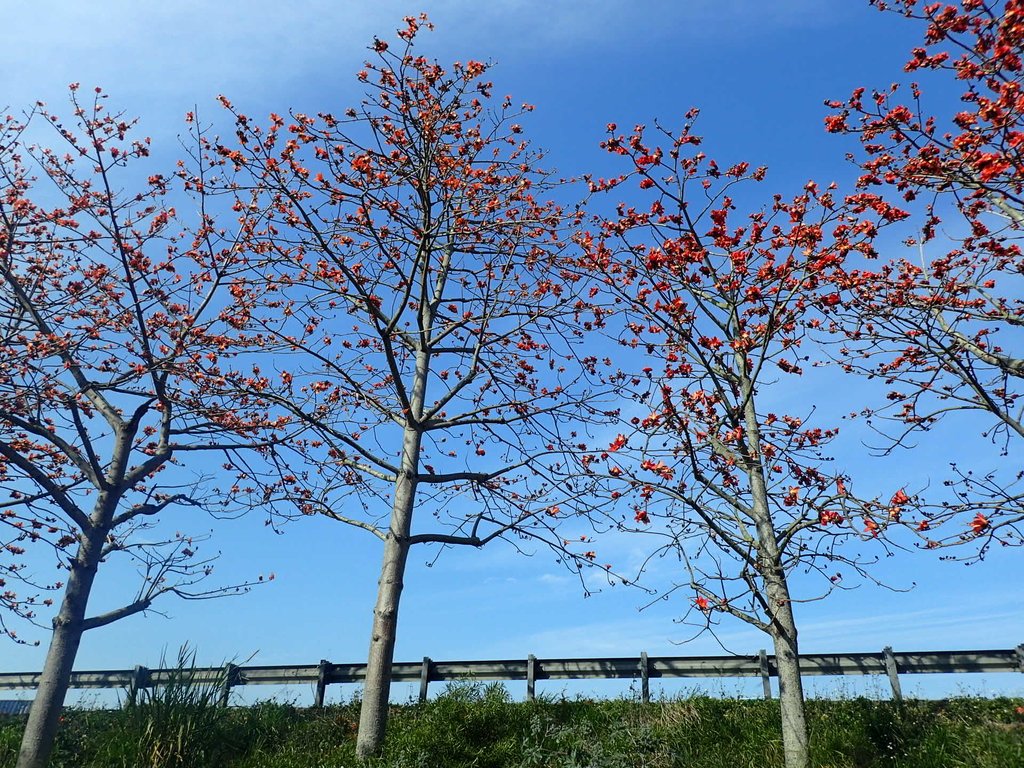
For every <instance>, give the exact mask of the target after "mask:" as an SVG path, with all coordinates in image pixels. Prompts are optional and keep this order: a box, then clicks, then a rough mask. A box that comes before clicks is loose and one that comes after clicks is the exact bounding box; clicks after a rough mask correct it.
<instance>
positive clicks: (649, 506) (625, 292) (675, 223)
mask: <svg viewBox="0 0 1024 768" xmlns="http://www.w3.org/2000/svg"><path fill="white" fill-rule="evenodd" d="M695 115H696V112H691V113H690V115H688V120H690V121H692V119H693V117H695ZM662 133H663V137H662V138H663V140H664V141H665V142H666V148H664V149H663V148H662V147H657V146H654V145H653V144H652V143H650V142H649V140H648V139H647V138H646V136H645V131H644V128H643V126H637V128H636V129H635V130H634V132H633V133H632V134H631V135H628V136H626V135H621V134H619V133H617V131H616V127H615V126H614V125H610V126H609V138H608V139H607V140H606V141H605V142H604V144H603V146H604V148H605V149H607V150H608V151H609V152H611V153H613V154H615V155H620V156H622V158H623V161H624V162H626V163H627V164H628V166H629V167H628V168H627V173H626V174H624V175H623V176H620V177H618V178H615V179H612V180H610V181H606V180H601V181H596V182H592V185H593V187H594V188H595V190H599V191H606V190H611V189H615V190H622V189H623V188H624V186H625V185H627V184H630V183H631V182H632V181H638V182H639V183H638V186H639V189H640V190H641V192H640V193H639V195H640V197H639V198H637V199H643V200H644V203H643V204H642V205H641V204H634V205H627V204H625V203H622V204H619V206H618V209H617V212H616V214H615V215H614V216H612V217H610V218H608V219H606V220H604V222H603V224H602V226H601V229H600V232H599V233H598V235H596V236H588V237H587V238H585V239H584V245H585V247H586V249H587V252H588V257H589V259H590V261H591V263H592V265H593V267H594V268H595V269H597V270H598V271H599V272H600V273H601V274H603V275H604V276H605V281H606V287H607V289H608V290H609V291H611V292H613V293H614V294H615V296H616V297H617V300H618V304H619V305H620V307H621V316H622V318H623V319H622V320H617V322H616V323H615V327H616V328H622V336H621V338H620V344H621V345H622V346H623V347H624V350H623V352H622V354H621V359H622V360H623V361H632V362H631V363H629V364H626V365H624V367H623V371H622V372H621V373H620V374H619V383H620V385H621V386H622V388H623V390H624V391H631V392H632V393H633V398H634V400H635V402H636V405H635V406H634V408H633V409H632V411H631V413H627V414H626V415H627V416H628V418H627V419H624V421H623V423H624V425H625V426H624V429H623V432H622V433H621V434H619V435H618V437H617V438H616V439H615V440H614V441H613V442H612V443H611V444H610V445H608V446H607V448H605V449H604V450H602V451H601V452H599V453H596V454H592V455H589V456H587V457H586V462H585V463H587V465H588V469H589V470H590V471H592V472H595V473H599V474H602V475H603V476H604V477H606V478H609V479H611V480H617V481H619V483H620V485H619V487H618V488H616V489H615V490H613V491H612V495H613V496H615V497H621V498H622V499H628V500H629V502H630V503H631V505H632V520H629V519H626V520H625V521H623V522H622V523H621V528H622V529H623V530H630V531H637V532H645V533H647V534H649V535H651V536H654V537H656V538H655V539H654V540H655V541H658V540H660V541H661V542H662V544H661V545H660V546H658V547H657V549H656V552H654V553H653V554H652V557H654V556H656V555H665V554H669V553H671V554H674V555H676V556H677V557H678V558H679V560H680V561H681V563H682V565H683V575H682V578H681V580H680V582H679V583H677V586H676V587H675V589H683V590H685V591H687V592H689V593H690V595H692V597H691V607H690V612H689V613H688V616H689V617H690V619H691V620H692V618H693V617H694V616H696V617H697V619H698V625H699V626H701V627H702V628H704V629H707V628H710V627H711V625H712V623H713V622H714V621H716V620H717V617H719V616H726V615H728V616H732V617H735V618H738V619H740V620H742V621H744V622H746V623H748V624H750V625H752V626H754V627H756V628H758V629H759V630H761V631H763V632H765V633H766V634H767V635H769V636H770V637H771V639H772V642H773V644H774V648H775V658H776V660H777V664H778V674H779V688H780V699H781V705H782V736H783V745H784V750H785V757H786V765H787V766H791V767H794V768H795V767H796V766H807V765H808V764H809V763H808V752H807V725H806V721H805V717H804V705H803V692H802V687H801V680H800V661H799V646H798V632H797V621H796V615H795V611H794V604H795V603H797V602H802V601H806V600H814V599H819V598H821V597H823V596H824V595H826V594H828V593H829V592H830V591H832V590H833V589H835V588H837V587H840V586H841V585H840V580H841V579H842V577H843V574H842V571H844V570H848V571H849V570H852V571H854V572H855V573H854V574H853V575H856V574H858V573H859V574H861V575H867V571H866V570H865V568H866V566H867V565H868V564H869V563H870V562H871V560H870V559H864V558H862V557H861V556H859V555H857V554H854V553H851V552H848V551H847V550H845V549H843V548H841V546H840V545H841V544H843V543H844V542H845V541H846V540H848V539H853V540H855V541H856V540H869V541H870V540H873V539H875V538H876V537H878V535H879V533H880V532H881V531H882V529H883V528H884V526H885V525H886V523H887V521H888V519H889V517H890V515H898V514H899V512H900V510H899V509H898V508H896V507H894V508H893V509H889V508H887V507H886V506H883V505H879V504H877V503H875V502H873V501H872V500H870V499H867V500H865V499H861V498H858V497H857V496H856V495H855V494H854V490H855V489H854V485H853V483H852V482H851V480H850V478H849V477H848V476H847V475H845V474H844V473H843V472H842V471H841V469H837V468H835V467H834V466H832V465H831V464H830V462H829V459H828V457H827V456H826V455H824V453H823V450H824V448H825V447H826V446H827V445H828V443H829V442H831V441H832V440H833V438H834V437H835V435H836V431H837V430H835V429H834V428H830V427H822V426H817V425H815V424H813V422H812V421H811V416H813V411H814V408H813V406H812V405H809V404H806V403H805V402H798V403H796V404H794V403H792V402H787V397H786V394H787V391H788V390H790V389H791V388H792V387H795V386H806V385H801V384H800V383H799V377H801V376H803V375H804V373H805V372H811V371H810V368H811V366H812V365H813V359H812V358H813V356H814V354H815V352H816V350H815V348H814V347H813V345H809V344H808V342H807V338H806V337H807V334H808V332H809V330H811V329H814V328H817V327H819V326H820V325H821V323H822V322H823V320H824V319H825V318H827V316H828V314H829V312H830V311H831V310H832V308H833V307H834V306H835V305H836V303H837V302H838V296H837V294H836V292H835V289H834V288H833V287H832V285H831V280H832V278H833V276H834V275H835V274H837V272H838V271H839V270H840V268H841V266H842V265H843V264H844V262H845V261H846V259H848V258H850V256H851V254H858V253H868V254H870V253H871V248H872V245H871V243H872V239H873V237H874V236H875V233H876V230H877V227H878V225H879V224H880V223H884V222H886V221H888V220H890V219H892V218H896V217H898V216H899V215H900V214H899V213H898V212H896V211H894V210H893V209H891V208H890V207H889V206H888V205H886V204H885V203H884V202H882V201H881V200H880V199H879V198H877V197H875V196H873V195H869V194H860V195H857V196H855V197H853V198H851V199H849V200H845V201H844V200H842V199H836V198H835V197H834V194H833V191H832V190H831V189H828V190H821V189H819V188H818V187H817V186H816V185H815V184H813V183H810V184H808V185H807V186H806V187H805V189H804V190H803V192H802V193H801V194H800V195H798V196H797V197H795V198H793V199H791V200H787V199H784V198H783V197H782V196H779V195H776V196H775V197H774V198H773V199H772V202H771V203H770V205H769V206H767V207H766V208H765V209H762V210H756V211H755V212H753V213H751V214H749V215H747V216H743V217H742V218H740V217H739V216H738V214H736V212H735V211H736V209H737V205H736V203H735V202H734V198H735V195H738V194H739V195H742V194H744V192H743V189H742V188H741V187H738V185H740V184H741V183H742V182H759V181H761V180H762V179H763V178H764V176H765V170H764V169H763V168H758V169H751V168H750V167H749V166H748V165H747V164H746V163H740V164H737V165H734V166H732V167H731V168H728V169H721V168H719V166H718V165H717V164H716V163H715V162H714V161H712V160H709V159H707V158H706V157H705V155H704V154H703V153H702V152H701V151H699V149H697V147H698V145H700V143H701V139H700V137H698V136H696V135H694V134H693V133H692V132H691V122H688V123H687V124H686V125H685V127H684V128H683V129H682V131H681V132H679V133H678V134H676V135H673V134H671V133H669V132H668V131H664V130H663V131H662ZM738 219H740V220H738ZM789 399H790V400H791V399H792V398H789ZM837 569H838V570H837ZM797 571H801V572H807V573H809V574H812V575H817V576H820V580H819V581H818V582H817V583H814V582H813V581H805V582H801V584H800V588H799V590H798V591H797V590H794V585H793V584H792V582H791V577H792V575H793V574H794V573H795V572H797Z"/></svg>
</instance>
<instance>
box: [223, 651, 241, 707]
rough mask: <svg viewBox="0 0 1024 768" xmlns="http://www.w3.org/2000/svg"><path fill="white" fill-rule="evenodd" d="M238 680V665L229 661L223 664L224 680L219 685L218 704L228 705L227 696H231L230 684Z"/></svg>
mask: <svg viewBox="0 0 1024 768" xmlns="http://www.w3.org/2000/svg"><path fill="white" fill-rule="evenodd" d="M236 682H238V667H237V666H236V665H234V664H232V663H231V662H228V663H227V664H225V665H224V681H223V682H222V683H221V685H220V705H221V706H222V707H226V706H227V705H228V697H230V696H231V686H233V685H234V684H235V683H236Z"/></svg>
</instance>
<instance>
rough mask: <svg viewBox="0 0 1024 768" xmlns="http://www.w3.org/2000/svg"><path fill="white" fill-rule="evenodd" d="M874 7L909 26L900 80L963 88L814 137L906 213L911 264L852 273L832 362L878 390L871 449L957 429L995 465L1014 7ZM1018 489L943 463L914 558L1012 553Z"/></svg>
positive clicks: (1009, 353) (1019, 111) (1016, 233)
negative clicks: (912, 231)
mask: <svg viewBox="0 0 1024 768" xmlns="http://www.w3.org/2000/svg"><path fill="white" fill-rule="evenodd" d="M872 4H873V5H876V6H878V7H879V8H880V9H881V10H889V11H894V12H897V13H900V14H902V15H904V16H907V17H909V18H912V19H917V20H918V21H919V22H920V23H922V26H923V27H924V29H923V37H924V41H923V46H922V47H920V48H915V49H914V51H913V52H912V55H911V57H910V59H909V60H908V62H907V64H906V67H905V69H906V71H908V72H913V73H920V74H926V73H927V74H928V75H931V76H932V77H933V78H934V77H935V76H942V75H943V74H945V75H946V76H948V77H949V78H951V79H955V81H956V82H957V83H958V87H959V88H962V89H963V90H962V93H961V94H960V98H959V103H958V104H953V105H950V106H949V107H948V108H946V109H945V110H943V111H942V112H936V111H934V110H933V109H929V108H928V106H929V102H932V101H933V99H934V98H935V96H934V94H930V93H928V92H926V91H925V90H924V89H923V88H922V87H921V86H919V85H918V84H916V83H915V84H911V85H910V86H909V87H908V88H907V89H901V88H899V87H896V86H893V87H892V88H891V89H887V90H886V91H882V92H875V93H873V94H872V95H871V96H870V97H865V93H864V89H858V91H856V92H855V93H854V94H853V96H852V97H851V98H850V99H849V100H847V101H845V102H840V101H834V102H829V106H830V107H832V108H833V109H835V110H836V112H835V113H834V114H833V115H831V116H830V117H829V118H828V119H827V120H826V126H827V128H828V129H829V130H830V131H832V132H834V133H845V134H853V135H856V136H857V137H858V138H859V139H860V141H861V146H862V149H863V154H862V155H861V156H860V157H859V159H858V160H857V162H858V163H859V164H860V165H861V166H862V168H863V171H864V174H863V175H862V176H861V177H860V180H859V184H860V186H861V187H862V188H864V189H868V188H872V189H883V190H886V191H887V192H889V193H890V194H891V196H892V198H893V199H894V200H897V201H898V202H899V204H900V205H903V206H905V207H906V208H907V209H908V211H909V212H911V213H912V214H913V217H912V218H911V220H910V221H911V222H912V223H913V224H914V225H915V227H916V228H917V234H916V235H915V236H914V237H912V238H910V240H909V242H908V245H910V246H911V247H914V248H915V250H917V251H918V253H916V254H915V255H914V256H911V257H907V258H894V259H890V260H888V261H884V262H882V263H880V264H878V265H873V264H868V265H865V266H864V267H863V268H860V269H850V270H849V273H848V275H847V279H846V281H845V283H844V285H843V287H844V288H845V290H844V293H843V298H844V306H845V307H846V311H845V312H844V313H842V314H838V315H837V316H836V326H835V328H836V330H838V331H840V332H841V333H842V334H843V335H844V337H845V344H844V345H843V349H842V350H841V353H840V354H839V356H838V357H839V359H840V361H841V362H842V364H843V365H844V366H845V367H846V369H847V370H848V371H850V372H852V373H857V374H859V375H862V376H869V377H873V378H875V379H877V380H879V381H881V382H884V384H885V397H886V399H885V401H884V402H883V403H882V404H880V405H873V404H869V405H867V406H866V407H865V408H864V410H863V415H864V416H865V418H867V419H869V420H871V421H872V423H873V425H874V426H875V427H876V429H877V430H878V431H879V433H880V434H881V435H882V436H884V437H885V438H886V439H887V444H885V445H883V449H884V450H887V451H889V452H891V451H893V450H896V449H897V448H899V447H901V446H902V447H910V446H912V445H914V444H915V443H916V441H917V440H921V439H923V440H927V436H926V435H925V433H926V432H928V431H929V430H930V429H931V428H932V427H934V426H935V425H937V424H939V423H940V422H946V423H951V422H952V423H957V424H962V423H964V420H967V423H970V424H976V425H977V427H976V429H977V430H978V431H980V432H982V433H983V434H984V436H986V437H989V438H990V439H992V440H993V441H994V442H996V443H997V444H998V445H999V446H1001V448H1002V450H1003V453H1004V454H1006V453H1009V452H1010V451H1012V450H1014V449H1015V447H1017V448H1019V447H1020V446H1021V445H1022V442H1021V441H1022V439H1024V411H1022V408H1024V402H1022V400H1021V398H1022V396H1024V387H1022V384H1024V357H1022V354H1021V351H1020V350H1021V344H1020V332H1021V328H1022V327H1024V301H1022V300H1021V298H1020V296H1021V287H1022V283H1021V276H1022V273H1024V258H1022V255H1021V248H1020V238H1021V228H1022V226H1024V196H1022V191H1021V190H1022V183H1024V163H1022V159H1024V155H1022V151H1021V146H1022V141H1021V139H1022V137H1024V102H1022V101H1021V99H1020V98H1019V93H1020V91H1021V87H1022V85H1024V75H1022V72H1021V59H1022V56H1024V26H1022V24H1021V21H1020V18H1019V15H1020V9H1019V7H1017V5H1018V4H1017V3H1012V2H987V1H986V2H972V3H962V4H961V7H957V6H956V5H945V4H938V3H936V4H920V3H918V2H916V1H915V0H895V1H894V2H886V3H883V2H877V1H876V2H873V3H872ZM907 91H909V93H907ZM929 97H931V98H929ZM943 112H944V113H943ZM967 428H970V427H967ZM1022 477H1024V475H1022V473H1019V472H1017V471H1016V470H1010V471H1006V470H1003V471H992V468H991V467H986V468H984V469H979V468H976V467H971V466H964V463H963V462H959V463H956V462H955V463H953V465H952V469H951V471H950V472H949V474H948V475H946V477H945V486H946V488H947V489H948V490H946V491H944V492H935V491H930V492H927V493H923V494H922V498H920V499H918V500H917V501H918V503H919V504H921V505H922V506H923V508H924V512H925V514H924V516H923V517H922V518H921V519H920V520H918V521H917V522H916V524H915V527H916V528H918V530H919V533H920V535H921V537H922V544H923V546H925V547H928V548H940V547H945V546H948V545H952V544H957V545H959V544H965V543H966V544H970V545H971V546H970V547H969V550H970V554H969V555H967V556H966V559H973V558H977V557H982V556H984V554H985V552H986V551H987V550H988V548H989V547H991V546H992V545H993V544H1002V545H1006V544H1017V545H1020V544H1021V543H1024V529H1022V527H1021V526H1022V523H1024V505H1022V499H1024V488H1022V483H1024V479H1022Z"/></svg>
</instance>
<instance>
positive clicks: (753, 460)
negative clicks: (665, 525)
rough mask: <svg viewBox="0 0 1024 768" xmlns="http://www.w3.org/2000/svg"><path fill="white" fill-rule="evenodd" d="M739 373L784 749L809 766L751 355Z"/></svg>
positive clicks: (797, 767) (799, 767)
mask: <svg viewBox="0 0 1024 768" xmlns="http://www.w3.org/2000/svg"><path fill="white" fill-rule="evenodd" d="M736 371H737V372H738V375H739V378H740V381H741V391H742V394H743V420H744V425H745V427H746V439H747V451H748V456H747V467H746V471H747V476H748V478H749V481H750V495H751V502H752V504H751V508H752V509H751V512H752V517H753V519H754V523H755V525H756V526H757V550H758V552H757V570H758V573H759V575H760V576H761V581H762V584H763V585H764V597H765V598H766V601H767V618H768V620H769V625H768V633H769V634H770V635H771V638H772V642H773V643H774V645H775V663H776V664H777V666H778V669H779V704H780V707H781V710H782V749H783V752H784V754H785V765H786V768H810V764H811V763H810V754H809V752H808V739H807V718H806V717H805V714H804V686H803V681H802V680H801V679H800V655H799V648H798V645H797V631H796V619H795V618H794V616H793V601H792V598H791V597H790V595H789V582H788V580H787V578H786V570H785V568H784V567H783V565H782V555H781V553H780V552H779V543H778V540H777V539H776V533H775V525H774V520H773V519H772V512H771V505H770V503H769V500H768V493H769V492H768V484H767V483H766V482H765V473H764V465H763V463H762V459H761V430H760V426H759V421H758V418H757V408H756V406H755V403H754V383H753V381H751V380H750V378H749V376H747V374H746V357H745V356H742V355H737V357H736Z"/></svg>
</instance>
